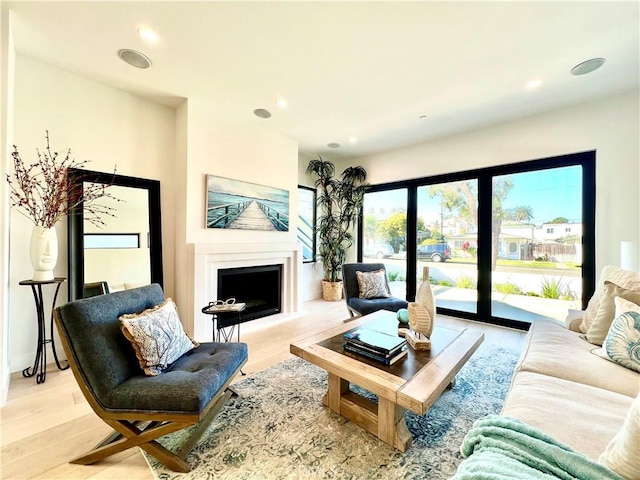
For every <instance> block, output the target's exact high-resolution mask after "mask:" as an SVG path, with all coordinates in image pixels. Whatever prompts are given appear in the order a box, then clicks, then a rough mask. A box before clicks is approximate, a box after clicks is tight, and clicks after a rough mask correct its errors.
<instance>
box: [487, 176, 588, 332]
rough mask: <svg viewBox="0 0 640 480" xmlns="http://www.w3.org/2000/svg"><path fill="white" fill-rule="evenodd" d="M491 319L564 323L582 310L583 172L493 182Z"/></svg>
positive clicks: (502, 179)
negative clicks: (566, 315) (572, 312)
mask: <svg viewBox="0 0 640 480" xmlns="http://www.w3.org/2000/svg"><path fill="white" fill-rule="evenodd" d="M492 188H493V212H492V213H493V218H492V226H491V231H492V237H491V240H492V248H491V272H492V274H491V280H492V291H491V298H492V302H491V314H492V316H495V317H501V318H510V319H515V320H521V321H525V322H531V321H533V320H534V319H536V318H541V317H546V318H553V319H556V320H562V319H563V318H564V313H566V311H567V309H568V308H576V309H579V308H580V306H581V304H582V271H581V267H582V228H583V224H584V221H583V216H582V191H583V187H582V167H581V166H579V165H574V166H568V167H559V168H550V169H545V170H535V171H529V172H522V173H514V174H507V175H496V176H494V177H493V186H492Z"/></svg>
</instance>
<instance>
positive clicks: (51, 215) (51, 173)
mask: <svg viewBox="0 0 640 480" xmlns="http://www.w3.org/2000/svg"><path fill="white" fill-rule="evenodd" d="M46 139H47V147H46V148H45V150H44V151H43V152H40V151H39V150H38V149H36V152H37V153H38V161H37V162H35V163H32V164H31V165H28V166H27V165H26V164H25V163H24V161H23V160H22V158H21V157H20V153H19V152H18V147H16V146H15V145H14V146H13V152H12V153H11V157H12V158H13V167H14V173H13V175H9V174H7V183H8V184H9V188H10V192H9V201H10V202H11V206H12V207H17V208H18V211H19V212H20V213H22V214H23V215H25V216H26V217H27V218H29V219H30V220H31V221H32V222H33V223H34V224H35V225H38V226H41V227H45V228H51V227H53V226H54V225H55V224H56V223H57V222H58V220H60V219H61V218H62V217H64V216H66V215H68V214H69V212H70V211H71V210H72V209H73V208H74V207H75V206H77V205H78V204H79V203H80V202H84V218H85V219H86V220H88V221H89V222H91V223H92V224H94V225H96V226H98V227H102V226H104V224H105V223H104V221H103V220H102V217H103V216H105V215H106V216H110V217H115V212H116V209H115V208H113V207H109V206H107V205H102V204H99V203H96V201H97V200H99V199H102V198H109V199H113V200H115V201H120V200H119V199H117V198H116V197H114V196H113V195H111V194H110V193H109V192H108V191H107V188H108V187H109V185H105V184H96V183H91V184H88V185H85V186H84V188H83V186H82V184H81V183H80V184H79V185H78V184H75V183H71V182H70V181H69V178H68V176H67V170H68V169H69V168H84V166H85V165H86V164H87V163H89V161H88V160H81V161H78V160H76V159H75V158H72V157H71V149H69V150H67V153H66V155H65V156H64V158H61V157H60V156H59V155H58V152H52V151H51V148H50V146H49V131H47V132H46ZM113 173H114V175H115V169H114V171H113Z"/></svg>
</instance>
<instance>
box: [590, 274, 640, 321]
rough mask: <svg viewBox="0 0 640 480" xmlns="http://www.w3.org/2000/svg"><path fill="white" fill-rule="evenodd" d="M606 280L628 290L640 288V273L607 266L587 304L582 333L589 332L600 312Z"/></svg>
mask: <svg viewBox="0 0 640 480" xmlns="http://www.w3.org/2000/svg"><path fill="white" fill-rule="evenodd" d="M606 281H609V282H611V283H615V284H616V285H619V286H620V287H622V288H626V289H627V290H640V273H637V272H632V271H630V270H624V269H622V268H620V267H615V266H613V265H607V266H605V267H604V268H603V269H602V272H601V273H600V278H599V279H598V284H597V286H596V291H595V292H594V293H593V296H592V297H591V298H590V299H589V303H588V304H587V308H586V310H585V313H584V317H583V319H582V323H581V324H580V331H581V332H582V333H587V332H588V331H589V327H591V324H592V323H593V321H594V318H595V316H596V314H597V313H598V309H599V307H600V301H601V298H602V296H603V295H604V288H605V282H606Z"/></svg>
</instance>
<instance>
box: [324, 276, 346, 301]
mask: <svg viewBox="0 0 640 480" xmlns="http://www.w3.org/2000/svg"><path fill="white" fill-rule="evenodd" d="M322 299H323V300H326V301H328V302H337V301H340V300H342V282H341V281H340V282H327V281H326V280H322Z"/></svg>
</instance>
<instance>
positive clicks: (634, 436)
mask: <svg viewBox="0 0 640 480" xmlns="http://www.w3.org/2000/svg"><path fill="white" fill-rule="evenodd" d="M598 461H599V462H600V463H602V464H604V465H605V466H607V467H609V468H610V469H611V470H613V471H614V472H616V473H617V474H618V475H620V476H621V477H623V478H626V479H627V480H632V479H638V478H640V394H638V396H637V397H636V399H635V400H634V401H633V403H632V404H631V408H630V409H629V411H628V412H627V416H626V417H625V420H624V424H623V425H622V428H621V429H620V431H618V433H617V434H616V436H615V437H613V439H612V440H611V441H610V442H609V445H607V448H606V449H605V451H604V452H602V454H601V455H600V458H599V459H598Z"/></svg>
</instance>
